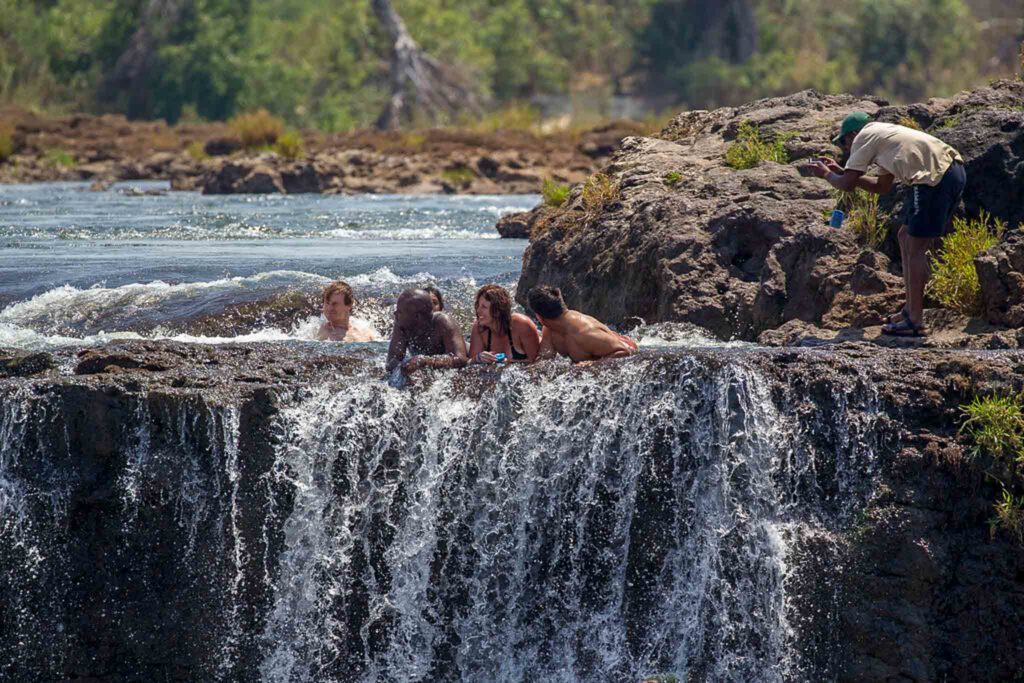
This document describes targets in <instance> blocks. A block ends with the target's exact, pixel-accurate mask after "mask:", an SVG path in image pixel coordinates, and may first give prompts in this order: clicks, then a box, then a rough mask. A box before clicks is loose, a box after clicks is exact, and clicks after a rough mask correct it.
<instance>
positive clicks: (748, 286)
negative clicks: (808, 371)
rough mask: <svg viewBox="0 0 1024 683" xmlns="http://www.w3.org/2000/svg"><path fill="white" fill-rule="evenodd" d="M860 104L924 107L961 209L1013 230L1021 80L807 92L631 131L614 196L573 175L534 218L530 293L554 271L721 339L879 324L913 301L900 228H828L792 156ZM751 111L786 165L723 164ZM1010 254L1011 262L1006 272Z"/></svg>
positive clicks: (644, 314) (1023, 103)
mask: <svg viewBox="0 0 1024 683" xmlns="http://www.w3.org/2000/svg"><path fill="white" fill-rule="evenodd" d="M857 110H863V111H867V112H869V113H872V114H873V115H876V116H877V117H878V118H879V119H880V120H898V119H899V118H900V117H903V116H909V117H911V118H913V117H915V116H916V117H917V119H916V120H918V121H919V122H920V125H922V126H930V127H929V128H928V131H929V132H930V133H932V134H934V135H936V136H937V137H939V138H941V139H944V140H946V141H948V142H949V143H950V144H953V145H954V146H955V147H956V148H957V149H958V150H959V151H960V153H961V154H962V155H963V156H964V159H965V162H966V167H967V174H968V178H969V181H968V187H967V190H966V191H965V194H964V205H965V207H966V210H967V211H968V212H971V213H976V212H977V211H978V210H981V209H984V210H986V211H988V212H990V213H991V214H992V215H994V216H997V217H1000V218H1002V219H1004V220H1006V221H1008V222H1009V225H1010V227H1011V230H1010V231H1009V232H1008V235H1012V234H1013V233H1014V232H1015V225H1016V223H1017V222H1019V221H1021V220H1022V219H1024V213H1022V212H1024V209H1022V208H1021V207H1024V197H1022V196H1021V193H1022V192H1024V176H1022V173H1024V83H1020V82H1010V81H1001V82H997V83H995V84H993V86H992V87H989V88H982V89H979V90H976V91H972V92H966V93H961V94H960V95H957V96H956V97H953V98H949V99H942V100H938V99H936V100H930V101H929V102H928V103H925V104H921V105H910V106H908V107H898V108H897V107H888V106H886V104H885V103H884V102H883V101H881V100H873V99H863V98H856V97H852V96H845V95H841V96H825V95H820V94H818V93H815V92H813V91H805V92H801V93H797V94H794V95H791V96H788V97H779V98H771V99H766V100H760V101H757V102H753V103H750V104H747V105H744V106H741V107H736V108H733V107H728V108H723V109H717V110H714V111H695V112H687V113H683V114H680V115H679V116H678V117H676V119H674V120H673V121H672V122H671V123H670V124H669V125H668V126H667V127H666V128H665V130H664V131H662V133H661V134H660V136H659V137H658V138H639V137H633V138H627V139H626V140H625V141H624V142H623V147H622V149H621V150H620V151H619V152H618V153H617V154H616V155H615V157H614V159H613V161H612V163H611V164H610V165H608V166H607V167H606V169H605V170H606V172H607V173H608V174H609V175H610V176H611V177H612V178H613V180H614V181H615V182H616V183H617V185H618V194H619V196H618V198H617V199H616V200H615V201H608V202H605V203H604V204H603V205H601V206H599V207H596V208H595V207H588V206H587V205H586V202H585V201H584V198H583V196H582V193H581V192H580V191H579V189H578V188H577V189H576V190H575V191H574V192H573V194H572V195H571V196H570V199H569V201H568V202H567V204H566V206H565V207H563V210H562V211H560V212H558V213H557V215H554V216H553V217H551V218H550V219H548V220H545V221H543V222H542V224H541V229H539V230H538V229H534V230H532V232H531V239H530V246H529V247H528V249H527V251H526V253H525V255H524V257H523V270H522V274H521V276H520V281H519V286H518V289H517V297H518V299H519V301H520V303H523V304H525V301H526V293H527V292H528V291H529V289H530V288H531V287H532V286H534V285H536V284H541V283H544V284H552V285H555V286H558V287H560V288H561V289H562V293H563V295H564V296H565V299H566V302H567V303H568V305H569V306H570V307H574V308H578V309H580V310H583V311H584V312H587V313H590V314H592V315H595V316H597V317H598V318H601V319H604V320H607V321H610V322H613V323H620V322H623V321H625V320H626V319H628V318H629V317H631V316H640V317H641V318H643V319H644V320H645V321H647V322H658V321H682V322H690V323H695V324H697V325H700V326H702V327H704V328H706V329H708V330H710V331H712V332H713V333H714V334H716V335H717V336H719V337H720V338H722V339H732V338H739V339H757V338H758V337H759V335H761V334H762V333H765V332H767V331H770V330H775V329H778V328H780V327H781V326H783V325H784V324H786V323H788V322H789V321H801V322H803V323H806V324H809V325H813V326H817V327H820V328H823V329H828V330H834V331H841V330H844V329H851V328H856V329H862V328H866V327H871V326H872V325H880V324H881V323H882V322H884V321H885V320H886V319H887V318H888V316H890V315H892V314H894V313H895V312H896V311H898V310H899V307H900V305H901V303H902V297H903V291H902V290H903V286H902V279H901V274H900V273H901V271H900V264H899V263H898V250H897V249H896V247H895V240H894V239H892V238H890V239H889V240H887V242H886V243H885V244H884V245H883V248H882V249H881V250H879V251H870V250H865V249H864V248H863V247H862V246H861V244H860V243H859V242H858V240H857V239H856V238H855V236H854V235H853V234H852V233H851V232H850V231H849V230H848V229H840V230H834V229H830V228H829V227H828V226H827V225H826V221H825V216H826V215H827V214H828V213H830V211H831V210H832V209H833V208H834V206H835V203H836V200H835V198H834V197H833V195H832V194H831V192H830V188H829V186H828V185H827V184H826V183H825V182H824V181H821V180H818V179H816V178H804V177H801V176H800V175H799V174H798V173H797V169H796V166H797V165H799V163H801V161H803V160H806V159H807V158H809V157H813V156H816V155H819V154H822V153H830V154H832V155H836V154H837V152H838V150H837V149H836V148H835V147H832V146H831V144H830V142H829V140H830V138H831V136H832V135H833V134H834V130H835V129H836V127H837V126H838V122H839V121H841V120H842V118H843V117H844V116H845V115H846V114H847V113H849V112H851V111H857ZM748 121H749V122H752V123H754V124H756V125H757V126H758V127H759V129H760V131H761V134H762V136H763V137H764V138H765V139H769V140H770V139H775V138H778V139H780V140H781V141H782V144H783V146H784V147H785V149H786V151H787V154H788V156H789V159H790V162H789V163H788V164H780V163H776V162H770V161H762V162H760V163H759V164H758V165H757V166H755V167H754V168H751V169H747V170H735V169H733V168H730V167H728V166H727V165H726V164H725V154H726V151H727V150H728V148H729V146H730V145H731V144H733V142H734V141H735V139H736V137H737V134H738V131H739V126H740V124H741V123H743V122H748ZM898 194H899V193H898V192H897V193H896V195H897V196H898ZM882 208H883V210H886V209H892V208H893V201H892V200H891V199H890V200H889V202H888V203H886V202H883V203H882ZM519 220H520V222H521V219H519ZM1004 261H1006V257H1004ZM1007 264H1008V262H1006V263H1004V264H1003V265H1002V266H1000V267H1001V268H1002V269H1003V271H1005V272H1006V273H1009V272H1010V271H1009V270H1008V268H1010V267H1009V266H1008V265H1007ZM1010 270H1012V268H1010ZM1001 277H1002V280H1001V282H1002V284H1001V285H1000V286H1001V287H1003V289H1006V288H1007V287H1009V288H1010V289H1012V288H1013V287H1014V286H1015V285H1012V284H1009V280H1011V279H1012V277H1013V276H1012V275H1003V276H1001ZM989 279H990V280H991V278H989ZM990 289H993V288H992V287H990ZM997 289H998V288H994V289H993V292H996V290H997ZM1007 291H1009V290H1007ZM995 296H996V294H993V295H992V300H993V301H996V299H995V298H994V297H995ZM1014 296H1015V295H1014V294H1013V293H1010V299H1011V300H1013V297H1014ZM1018 298H1019V297H1018ZM1008 320H1009V318H1007V317H1005V316H1003V317H1000V316H999V315H995V316H994V317H992V316H990V317H989V319H988V321H987V322H988V323H992V324H996V325H1004V324H1006V322H1007V321H1008Z"/></svg>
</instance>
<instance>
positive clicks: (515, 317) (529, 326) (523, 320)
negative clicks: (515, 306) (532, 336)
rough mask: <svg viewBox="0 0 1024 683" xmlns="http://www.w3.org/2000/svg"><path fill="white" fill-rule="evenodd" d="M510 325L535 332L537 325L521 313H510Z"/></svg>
mask: <svg viewBox="0 0 1024 683" xmlns="http://www.w3.org/2000/svg"><path fill="white" fill-rule="evenodd" d="M512 327H513V328H515V329H518V330H533V331H534V332H537V326H536V325H535V324H534V322H533V321H532V320H530V318H529V317H527V316H525V315H523V314H522V313H513V314H512Z"/></svg>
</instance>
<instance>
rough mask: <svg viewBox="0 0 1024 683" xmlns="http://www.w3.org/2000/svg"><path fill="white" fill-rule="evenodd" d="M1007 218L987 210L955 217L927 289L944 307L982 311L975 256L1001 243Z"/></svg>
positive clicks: (971, 312) (943, 242) (972, 311)
mask: <svg viewBox="0 0 1024 683" xmlns="http://www.w3.org/2000/svg"><path fill="white" fill-rule="evenodd" d="M1005 229H1006V224H1005V222H1003V221H1001V220H999V219H998V218H992V216H991V215H990V214H988V213H986V212H984V211H982V212H981V215H979V216H978V217H977V218H974V219H972V220H965V219H963V218H957V219H955V220H954V221H953V232H951V233H950V234H949V235H947V236H946V237H945V239H943V241H942V247H941V249H940V250H939V253H938V256H937V257H936V259H935V263H934V265H933V268H932V277H931V280H930V281H929V282H928V293H929V294H930V295H931V296H932V297H934V298H935V300H936V301H938V302H939V304H941V305H942V306H943V307H945V308H949V309H952V310H954V311H957V312H958V313H962V314H964V315H971V316H973V315H978V314H980V313H981V312H982V301H981V284H980V283H979V281H978V271H977V269H976V268H975V267H974V259H975V257H977V256H978V254H980V253H982V252H983V251H987V250H988V249H991V248H992V247H994V246H995V245H996V244H998V243H999V240H1000V238H1001V237H1002V235H1003V231H1004V230H1005Z"/></svg>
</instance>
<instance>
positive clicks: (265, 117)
mask: <svg viewBox="0 0 1024 683" xmlns="http://www.w3.org/2000/svg"><path fill="white" fill-rule="evenodd" d="M228 127H229V128H230V129H231V131H232V132H233V133H234V134H235V135H237V136H238V139H239V140H241V141H242V147H244V148H245V149H263V148H267V147H270V146H272V145H273V144H274V143H275V142H277V139H278V138H279V137H281V135H283V134H284V122H283V121H281V119H279V118H277V117H276V116H274V115H273V114H271V113H270V112H268V111H267V110H266V109H257V110H255V111H249V112H244V113H241V114H238V115H236V116H234V117H233V118H232V119H231V120H229V121H228Z"/></svg>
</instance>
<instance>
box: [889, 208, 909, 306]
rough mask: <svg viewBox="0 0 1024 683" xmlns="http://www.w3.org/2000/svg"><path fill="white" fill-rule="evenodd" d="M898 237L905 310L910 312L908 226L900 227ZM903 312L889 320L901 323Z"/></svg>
mask: <svg viewBox="0 0 1024 683" xmlns="http://www.w3.org/2000/svg"><path fill="white" fill-rule="evenodd" d="M896 237H897V239H898V240H899V243H900V263H901V264H902V269H903V296H904V301H903V310H909V309H908V302H909V301H910V278H909V277H908V273H909V272H910V268H909V267H908V266H907V261H908V259H909V254H908V251H907V240H908V239H910V235H908V234H907V226H905V225H902V226H900V231H899V233H897V235H896ZM903 310H901V311H900V312H899V313H897V314H896V315H894V316H892V317H891V318H889V322H891V323H893V324H896V323H898V322H899V321H901V320H903Z"/></svg>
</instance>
